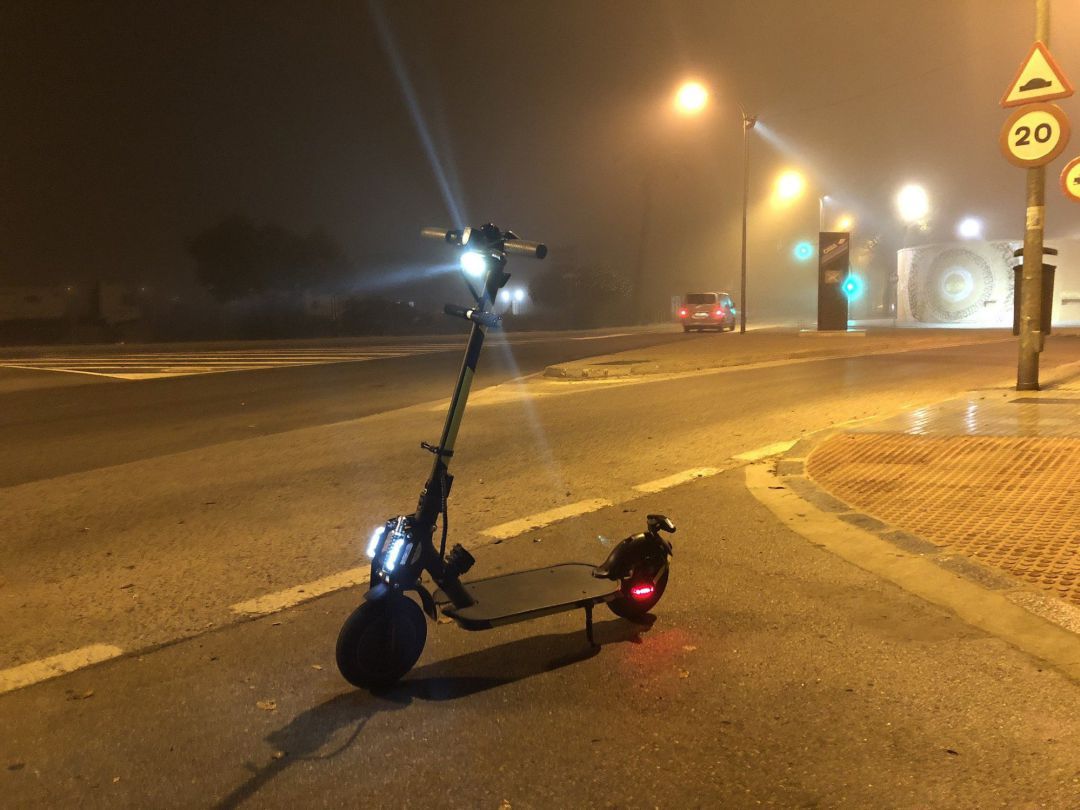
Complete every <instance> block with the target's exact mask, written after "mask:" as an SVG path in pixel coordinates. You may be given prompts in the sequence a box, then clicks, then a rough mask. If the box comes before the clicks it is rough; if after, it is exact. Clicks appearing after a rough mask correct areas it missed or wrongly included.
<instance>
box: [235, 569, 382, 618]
mask: <svg viewBox="0 0 1080 810" xmlns="http://www.w3.org/2000/svg"><path fill="white" fill-rule="evenodd" d="M370 574H371V567H370V566H367V565H364V566H361V567H359V568H350V569H348V570H347V571H339V572H338V573H336V574H331V575H330V576H328V577H323V578H322V579H317V580H315V581H314V582H306V583H304V584H303V585H297V586H296V587H295V588H287V589H285V590H284V591H277V592H276V593H268V594H265V595H264V596H257V597H255V598H254V599H248V600H247V601H245V602H237V603H236V604H235V605H231V606H230V609H231V610H232V612H233V613H241V614H243V615H245V616H262V615H264V614H267V613H277V612H278V611H279V610H285V608H290V607H292V606H293V605H299V604H300V603H301V602H306V601H307V600H309V599H314V598H315V597H317V596H323V595H324V594H328V593H330V592H331V591H340V590H343V589H345V588H351V587H352V586H353V585H359V584H360V583H361V582H367V579H368V576H369V575H370Z"/></svg>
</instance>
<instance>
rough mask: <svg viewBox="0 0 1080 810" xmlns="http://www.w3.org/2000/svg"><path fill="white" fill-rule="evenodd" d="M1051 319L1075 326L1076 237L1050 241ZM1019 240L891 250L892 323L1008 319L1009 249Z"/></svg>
mask: <svg viewBox="0 0 1080 810" xmlns="http://www.w3.org/2000/svg"><path fill="white" fill-rule="evenodd" d="M1047 246H1049V247H1054V248H1057V249H1058V251H1059V253H1058V255H1057V256H1046V257H1045V261H1046V263H1047V264H1051V265H1055V266H1056V267H1057V270H1056V271H1055V280H1054V297H1053V314H1052V323H1053V324H1054V325H1056V326H1080V240H1077V239H1051V240H1048V241H1047ZM1021 247H1023V242H978V241H972V242H949V243H944V244H937V245H922V246H920V247H912V248H905V249H904V250H901V251H898V253H897V277H898V278H897V285H896V299H897V300H896V322H897V324H898V325H906V326H919V325H925V326H931V325H933V326H1002V327H1011V326H1012V322H1013V267H1015V266H1016V264H1017V263H1018V262H1019V261H1020V260H1019V259H1014V258H1013V251H1015V250H1016V249H1018V248H1021Z"/></svg>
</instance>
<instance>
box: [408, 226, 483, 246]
mask: <svg viewBox="0 0 1080 810" xmlns="http://www.w3.org/2000/svg"><path fill="white" fill-rule="evenodd" d="M420 235H421V236H422V237H424V238H425V239H438V240H439V241H440V242H449V243H450V244H451V245H466V244H468V242H469V239H470V238H472V228H454V229H451V230H444V229H443V228H421V229H420Z"/></svg>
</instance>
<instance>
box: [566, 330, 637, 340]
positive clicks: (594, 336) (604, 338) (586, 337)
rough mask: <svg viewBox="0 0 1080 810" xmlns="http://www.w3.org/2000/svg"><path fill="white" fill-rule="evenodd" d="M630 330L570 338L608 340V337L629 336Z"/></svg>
mask: <svg viewBox="0 0 1080 810" xmlns="http://www.w3.org/2000/svg"><path fill="white" fill-rule="evenodd" d="M631 334H632V333H630V332H615V333H614V334H611V335H586V336H585V337H576V338H570V339H571V340H607V339H608V338H617V337H629V336H630V335H631Z"/></svg>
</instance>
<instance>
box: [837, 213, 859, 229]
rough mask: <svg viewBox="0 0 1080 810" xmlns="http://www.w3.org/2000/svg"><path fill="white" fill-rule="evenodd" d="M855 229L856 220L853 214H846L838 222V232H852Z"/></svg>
mask: <svg viewBox="0 0 1080 810" xmlns="http://www.w3.org/2000/svg"><path fill="white" fill-rule="evenodd" d="M854 227H855V219H854V217H852V216H851V214H844V215H842V216H841V217H840V219H838V220H837V221H836V229H837V230H838V231H850V230H851V229H852V228H854Z"/></svg>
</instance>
